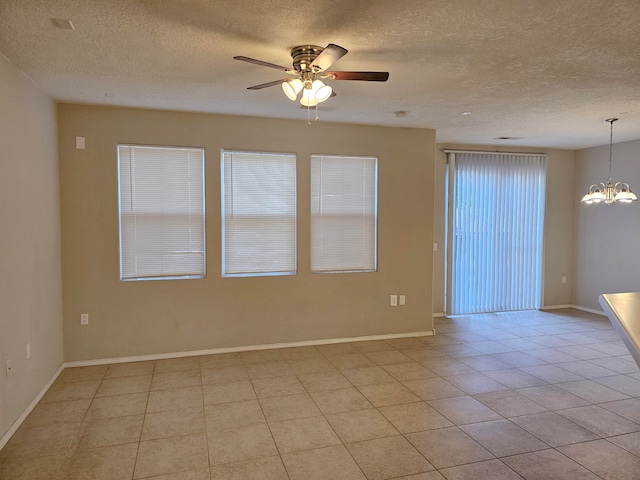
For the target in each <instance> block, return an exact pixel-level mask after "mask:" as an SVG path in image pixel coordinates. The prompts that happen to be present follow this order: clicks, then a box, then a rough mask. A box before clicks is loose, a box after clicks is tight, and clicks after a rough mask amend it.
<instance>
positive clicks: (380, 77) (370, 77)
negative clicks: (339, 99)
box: [322, 72, 389, 82]
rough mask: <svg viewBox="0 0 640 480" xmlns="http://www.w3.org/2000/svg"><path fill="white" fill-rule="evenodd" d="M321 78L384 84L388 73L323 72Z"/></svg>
mask: <svg viewBox="0 0 640 480" xmlns="http://www.w3.org/2000/svg"><path fill="white" fill-rule="evenodd" d="M322 77H323V78H328V79H332V80H364V81H366V82H386V81H387V80H388V79H389V72H325V73H324V74H323V75H322Z"/></svg>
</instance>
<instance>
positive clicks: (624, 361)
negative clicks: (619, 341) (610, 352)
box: [591, 356, 638, 374]
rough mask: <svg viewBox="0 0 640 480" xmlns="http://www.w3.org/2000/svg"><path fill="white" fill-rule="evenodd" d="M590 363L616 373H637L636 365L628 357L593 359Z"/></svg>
mask: <svg viewBox="0 0 640 480" xmlns="http://www.w3.org/2000/svg"><path fill="white" fill-rule="evenodd" d="M591 363H593V364H594V365H598V366H600V367H604V368H606V369H608V370H612V371H614V372H616V373H623V374H634V373H638V365H637V364H636V363H635V362H634V361H633V359H632V358H631V357H630V356H626V357H604V358H595V359H592V360H591Z"/></svg>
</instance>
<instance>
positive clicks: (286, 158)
mask: <svg viewBox="0 0 640 480" xmlns="http://www.w3.org/2000/svg"><path fill="white" fill-rule="evenodd" d="M221 163H222V182H221V183H222V275H223V276H250V275H253V276H257V275H292V274H295V273H296V156H295V155H293V154H286V153H259V152H233V151H223V152H222V162H221Z"/></svg>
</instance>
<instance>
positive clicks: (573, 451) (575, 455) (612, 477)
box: [558, 440, 640, 480]
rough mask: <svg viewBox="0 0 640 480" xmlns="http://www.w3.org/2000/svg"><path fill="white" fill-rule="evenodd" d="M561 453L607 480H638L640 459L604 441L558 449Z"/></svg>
mask: <svg viewBox="0 0 640 480" xmlns="http://www.w3.org/2000/svg"><path fill="white" fill-rule="evenodd" d="M558 450H560V452H561V453H564V454H565V455H566V456H568V457H569V458H571V459H572V460H574V461H576V462H578V463H579V464H580V465H582V466H584V467H585V468H587V469H589V470H591V471H592V472H594V473H595V474H597V475H600V476H601V477H603V478H606V479H607V480H629V479H632V478H638V472H640V458H639V457H636V456H635V455H633V454H631V453H629V452H627V451H626V450H624V449H622V448H620V447H618V446H616V445H613V444H612V443H610V442H608V441H606V440H595V441H593V442H585V443H577V444H574V445H568V446H565V447H560V448H559V449H558Z"/></svg>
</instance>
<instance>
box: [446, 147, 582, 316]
mask: <svg viewBox="0 0 640 480" xmlns="http://www.w3.org/2000/svg"><path fill="white" fill-rule="evenodd" d="M445 149H452V150H479V151H505V152H518V153H546V154H548V155H549V159H548V163H547V196H546V211H545V224H544V228H545V232H544V250H545V259H544V287H543V291H544V302H543V305H544V306H556V305H567V304H571V303H572V302H571V287H572V282H573V278H572V271H573V268H572V262H573V250H574V236H573V227H572V225H573V216H574V210H575V205H576V201H575V198H574V194H573V190H574V189H573V184H574V178H573V176H574V164H575V159H574V152H573V151H570V150H557V149H532V148H529V149H527V148H515V147H509V148H507V147H504V148H500V149H496V148H495V147H488V146H482V145H453V144H451V145H449V144H447V145H444V144H438V145H437V152H436V166H435V171H436V174H435V178H436V181H435V189H434V194H435V199H434V209H435V212H434V224H433V235H434V236H433V242H434V243H437V244H438V251H437V252H434V253H433V308H434V313H441V312H444V309H445V301H444V296H445V283H444V279H445V264H446V263H445V255H446V250H445V248H444V241H445V230H444V228H445V218H444V215H445V202H446V199H445V178H446V177H445V175H446V169H447V155H446V153H444V151H443V150H445ZM563 276H566V277H567V283H566V284H563V283H562V277H563Z"/></svg>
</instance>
